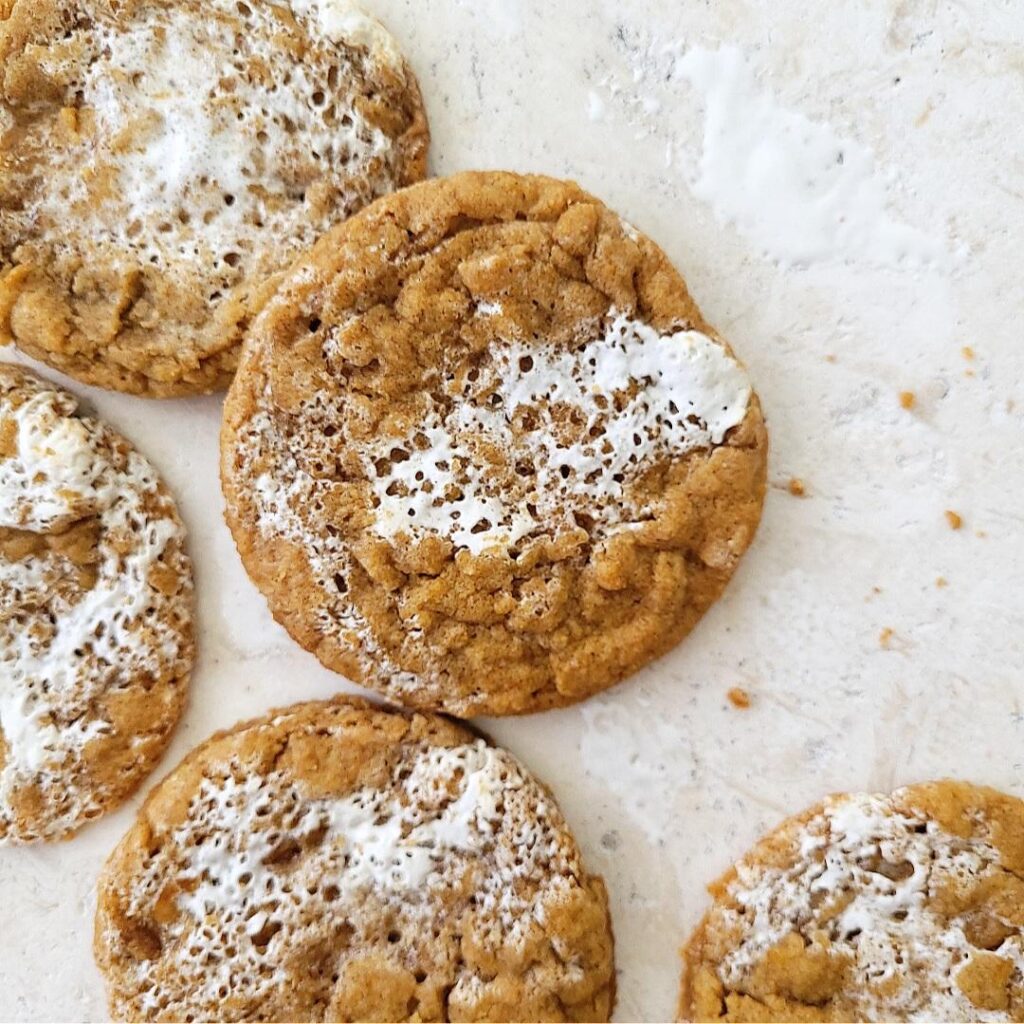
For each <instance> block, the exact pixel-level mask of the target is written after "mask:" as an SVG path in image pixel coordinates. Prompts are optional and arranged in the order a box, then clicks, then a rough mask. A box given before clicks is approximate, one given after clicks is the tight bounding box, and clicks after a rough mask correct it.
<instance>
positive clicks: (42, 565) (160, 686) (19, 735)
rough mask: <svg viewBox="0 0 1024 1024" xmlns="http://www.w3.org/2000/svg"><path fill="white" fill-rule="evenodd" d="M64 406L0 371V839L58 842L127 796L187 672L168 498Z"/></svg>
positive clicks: (180, 541)
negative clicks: (52, 840)
mask: <svg viewBox="0 0 1024 1024" xmlns="http://www.w3.org/2000/svg"><path fill="white" fill-rule="evenodd" d="M77 406H78V403H77V400H76V399H75V398H74V396H73V395H71V394H69V393H68V392H67V391H64V390H63V389H62V388H58V387H56V386H55V385H52V384H49V383H47V382H46V381H44V380H42V379H40V378H38V377H36V376H35V375H33V374H31V373H29V372H27V371H26V370H23V369H22V368H20V367H17V366H11V365H8V364H0V843H3V842H30V841H32V840H36V839H59V838H62V837H63V836H66V835H68V834H70V833H71V832H73V831H75V830H76V829H78V828H79V827H81V826H82V825H83V824H85V822H87V821H88V820H90V819H92V818H96V817H98V816H99V815H100V814H102V813H104V812H105V811H107V810H109V809H110V808H112V807H113V806H115V805H117V804H118V803H120V802H121V800H123V799H124V798H125V797H126V796H128V795H129V794H130V793H131V792H132V791H134V790H135V789H136V788H137V787H138V786H139V784H140V783H141V782H142V780H143V779H144V778H145V777H146V775H147V774H148V773H149V772H150V770H151V769H152V767H153V765H154V764H155V763H156V761H157V760H158V759H159V757H160V755H161V754H162V753H163V751H164V748H165V747H166V746H167V743H168V741H169V739H170V735H171V731H172V730H173V728H174V726H175V724H176V723H177V721H178V718H179V716H180V715H181V712H182V709H183V706H184V703H185V696H186V688H187V684H188V677H189V672H190V670H191V668H192V661H193V654H194V650H193V626H192V612H193V608H192V602H193V596H192V567H191V563H190V562H189V559H188V556H187V555H186V553H185V549H184V542H185V529H184V527H183V526H182V523H181V520H180V519H179V518H178V513H177V510H176V508H175V505H174V501H173V499H172V498H171V496H170V494H169V493H168V491H167V488H166V487H165V486H164V484H163V483H162V482H161V481H160V479H159V477H158V476H157V474H156V472H155V470H154V469H153V467H152V466H151V465H150V464H149V463H148V462H147V461H146V460H145V459H144V458H143V457H142V456H141V455H140V454H139V453H138V452H136V451H135V450H134V449H133V448H132V447H131V445H129V444H128V442H127V441H125V440H124V439H123V438H121V437H119V436H118V435H117V434H115V433H114V431H113V430H111V429H110V428H109V427H107V426H106V425H105V424H103V423H101V422H99V421H98V420H96V419H94V418H92V417H88V416H83V415H80V414H79V412H78V408H77Z"/></svg>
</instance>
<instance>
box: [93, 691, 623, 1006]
mask: <svg viewBox="0 0 1024 1024" xmlns="http://www.w3.org/2000/svg"><path fill="white" fill-rule="evenodd" d="M95 950H96V957H97V961H98V963H99V965H100V968H101V969H102V971H103V972H104V974H105V975H106V978H107V984H108V991H109V996H110V1009H111V1013H112V1014H113V1015H114V1016H115V1017H116V1018H118V1019H131V1020H186V1021H188V1020H312V1021H325V1020H327V1021H355V1020H391V1021H404V1020H422V1021H441V1020H462V1021H473V1020H481V1021H483V1020H536V1021H547V1020H551V1021H569V1020H571V1021H590V1020H592V1021H606V1020H608V1017H609V1014H610V1013H611V1010H612V1004H613V1001H614V981H615V972H614V966H613V950H612V934H611V925H610V921H609V917H608V901H607V895H606V893H605V888H604V884H603V882H602V881H601V879H600V878H597V877H595V876H593V875H589V874H587V872H586V871H585V869H584V867H583V865H582V863H581V861H580V853H579V850H578V848H577V846H576V843H575V841H574V840H573V838H572V836H571V835H570V834H569V831H568V828H567V826H566V823H565V820H564V819H563V817H562V815H561V813H560V812H559V811H558V808H557V807H556V806H555V803H554V800H553V799H552V797H551V795H550V793H549V792H548V791H547V790H546V789H545V788H544V787H543V786H542V785H540V784H539V783H538V782H537V781H536V780H535V779H534V778H533V777H532V776H531V775H530V774H529V773H528V772H527V771H526V769H525V768H524V767H523V766H522V765H521V764H520V763H519V762H518V761H517V760H516V759H515V758H514V757H512V756H511V755H510V754H508V753H506V752H505V751H503V750H500V749H498V748H496V747H492V746H490V745H488V744H487V743H486V742H485V741H484V740H482V739H480V738H478V737H477V736H476V735H475V734H473V733H471V732H470V731H469V730H467V729H465V728H463V727H462V726H460V725H457V724H455V723H453V722H451V721H448V720H446V719H443V718H437V717H433V716H424V715H419V714H416V715H413V714H402V713H399V712H395V711H391V710H387V709H383V708H379V707H376V706H374V705H373V704H370V703H368V702H366V701H362V700H358V699H338V700H335V701H331V702H323V703H310V704H301V705H297V706H294V707H291V708H286V709H283V710H278V711H274V712H271V713H270V714H268V715H267V716H266V717H265V718H261V719H257V720H255V721H252V722H248V723H244V724H242V725H239V726H237V727H236V728H234V729H232V730H229V731H226V732H222V733H219V734H218V735H216V736H214V737H213V738H212V739H210V740H209V741H207V742H206V743H204V744H203V745H202V746H200V747H199V748H197V749H196V750H195V751H193V752H192V753H191V754H190V755H189V756H188V757H187V758H186V759H185V760H184V761H183V762H182V763H181V765H179V767H178V768H177V769H175V770H174V771H173V772H172V773H171V774H170V775H169V776H168V777H167V778H166V779H165V780H164V781H163V782H162V783H161V784H160V785H159V786H158V787H157V788H156V789H154V791H153V792H152V793H151V794H150V796H149V798H148V799H147V801H146V803H145V805H144V806H143V808H142V810H141V812H140V814H139V819H138V821H137V822H136V824H135V825H134V827H133V828H132V829H131V831H130V832H129V833H128V835H127V836H126V837H125V838H124V840H122V842H121V844H120V845H119V846H118V847H117V849H116V850H115V851H114V853H113V854H112V856H111V858H110V860H109V862H108V863H107V865H106V868H105V869H104V872H103V875H102V877H101V879H100V883H99V901H98V908H97V915H96V937H95Z"/></svg>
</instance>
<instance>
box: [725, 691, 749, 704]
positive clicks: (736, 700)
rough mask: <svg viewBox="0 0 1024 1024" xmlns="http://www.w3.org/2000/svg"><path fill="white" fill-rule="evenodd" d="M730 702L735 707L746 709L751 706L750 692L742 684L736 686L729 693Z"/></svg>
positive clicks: (727, 695)
mask: <svg viewBox="0 0 1024 1024" xmlns="http://www.w3.org/2000/svg"><path fill="white" fill-rule="evenodd" d="M726 697H728V698H729V703H730V704H731V705H732V706H733V707H734V708H742V709H743V710H746V709H747V708H749V707H750V694H749V693H747V691H746V690H744V689H743V688H742V687H740V686H734V687H733V688H732V689H731V690H730V691H729V692H728V693H727V694H726Z"/></svg>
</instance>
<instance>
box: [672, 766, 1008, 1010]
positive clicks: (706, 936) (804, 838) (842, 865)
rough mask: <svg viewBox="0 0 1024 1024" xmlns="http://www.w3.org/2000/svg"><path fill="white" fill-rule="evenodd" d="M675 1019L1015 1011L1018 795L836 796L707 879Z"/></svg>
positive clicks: (927, 791) (956, 790) (959, 789)
mask: <svg viewBox="0 0 1024 1024" xmlns="http://www.w3.org/2000/svg"><path fill="white" fill-rule="evenodd" d="M711 894H712V896H713V897H714V906H713V907H712V909H711V910H710V911H709V912H708V914H707V915H706V916H705V918H704V920H703V921H702V922H701V924H700V926H699V927H698V929H697V931H696V932H695V933H694V935H693V936H692V937H691V939H690V941H689V943H688V944H687V946H686V949H685V950H684V952H683V958H684V970H683V987H682V995H681V998H680V1006H679V1016H680V1019H681V1020H694V1021H719V1020H721V1021H727V1020H728V1021H909V1020H920V1021H1021V1020H1024V801H1021V800H1018V799H1017V798H1016V797H1011V796H1006V795H1004V794H1002V793H998V792H996V791H995V790H993V789H987V788H984V787H980V786H971V785H968V784H967V783H964V782H949V781H946V782H932V783H926V784H923V785H918V786H908V787H907V788H905V789H898V790H896V792H895V793H893V794H892V795H891V796H884V795H880V794H865V793H857V794H847V795H840V796H833V797H830V798H829V799H828V800H826V801H825V802H824V803H823V804H821V805H819V806H817V807H814V808H812V809H811V810H809V811H807V812H806V813H804V814H802V815H800V816H799V817H795V818H791V819H790V820H789V821H786V822H784V823H783V824H782V825H781V826H780V827H779V828H778V829H777V830H776V831H775V832H773V833H771V834H770V835H769V836H768V837H767V838H765V839H763V840H762V841H761V842H760V843H758V845H757V846H755V847H754V849H753V850H751V852H750V853H748V854H747V855H746V856H745V857H744V858H743V859H742V860H741V861H740V862H739V863H738V864H737V865H736V866H735V867H733V868H732V869H731V870H730V871H728V872H727V873H726V874H725V875H723V876H722V878H720V879H719V880H718V881H717V882H716V883H715V884H714V885H712V886H711Z"/></svg>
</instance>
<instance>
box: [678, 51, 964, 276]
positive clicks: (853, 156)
mask: <svg viewBox="0 0 1024 1024" xmlns="http://www.w3.org/2000/svg"><path fill="white" fill-rule="evenodd" d="M672 77H679V78H683V79H686V80H687V81H689V82H690V83H691V84H692V85H693V86H694V87H696V88H697V89H698V90H699V91H700V92H701V93H702V94H703V97H704V105H705V111H704V148H703V153H702V155H701V159H700V168H699V174H698V175H697V177H696V179H695V181H694V182H693V190H694V192H695V193H696V194H697V195H698V196H699V197H700V198H701V199H704V200H706V201H707V202H709V203H710V204H711V206H712V207H713V209H714V211H715V213H716V214H717V216H718V218H719V219H720V220H721V221H723V222H725V223H731V224H734V225H735V226H736V227H737V228H738V229H739V231H741V232H742V233H743V234H744V235H746V236H747V237H748V238H749V239H751V240H752V241H753V242H754V243H755V244H757V245H758V246H760V247H761V248H762V249H763V250H764V251H765V252H766V253H768V254H770V255H773V256H775V257H776V258H777V259H779V260H781V261H782V262H784V263H788V264H796V265H804V264H810V263H815V262H819V261H825V260H830V259H850V258H852V259H860V260H863V261H865V262H868V263H872V264H876V265H880V266H886V265H899V264H918V265H919V264H926V263H932V262H934V261H937V260H939V259H941V258H942V257H943V255H944V247H943V245H942V244H941V243H940V242H939V241H937V240H936V239H934V238H932V237H931V236H929V235H927V234H925V233H924V232H923V231H919V230H917V229H916V228H912V227H910V226H908V225H906V224H903V223H901V222H900V221H898V220H896V219H895V218H894V217H893V216H892V214H891V213H890V212H889V196H888V194H887V190H886V187H885V183H884V181H883V180H881V179H880V178H879V177H878V176H877V174H876V172H875V161H874V156H873V154H872V153H871V151H870V150H869V149H868V148H867V147H866V146H864V145H862V144H861V143H859V142H857V141H856V140H853V139H843V138H841V137H840V136H838V135H837V134H836V132H835V131H834V130H833V129H832V128H831V127H830V126H828V125H827V124H821V123H818V122H815V121H811V120H810V119H809V118H807V117H805V116H804V115H803V114H801V113H799V112H796V111H791V110H787V109H785V108H783V107H781V106H779V104H778V103H777V102H776V101H775V99H774V98H773V97H772V96H771V95H769V94H767V93H765V92H763V91H762V90H761V89H760V88H759V86H758V83H757V78H756V76H755V74H754V72H753V69H752V68H751V67H750V65H749V64H748V63H747V61H746V59H745V58H744V56H743V54H742V53H741V52H740V51H739V50H737V49H736V48H734V47H729V46H725V47H721V48H719V49H716V50H708V49H705V48H704V47H700V46H695V47H693V48H691V49H689V50H687V51H686V53H685V54H683V56H682V57H680V58H678V59H677V60H676V62H675V66H674V69H673V71H672Z"/></svg>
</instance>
